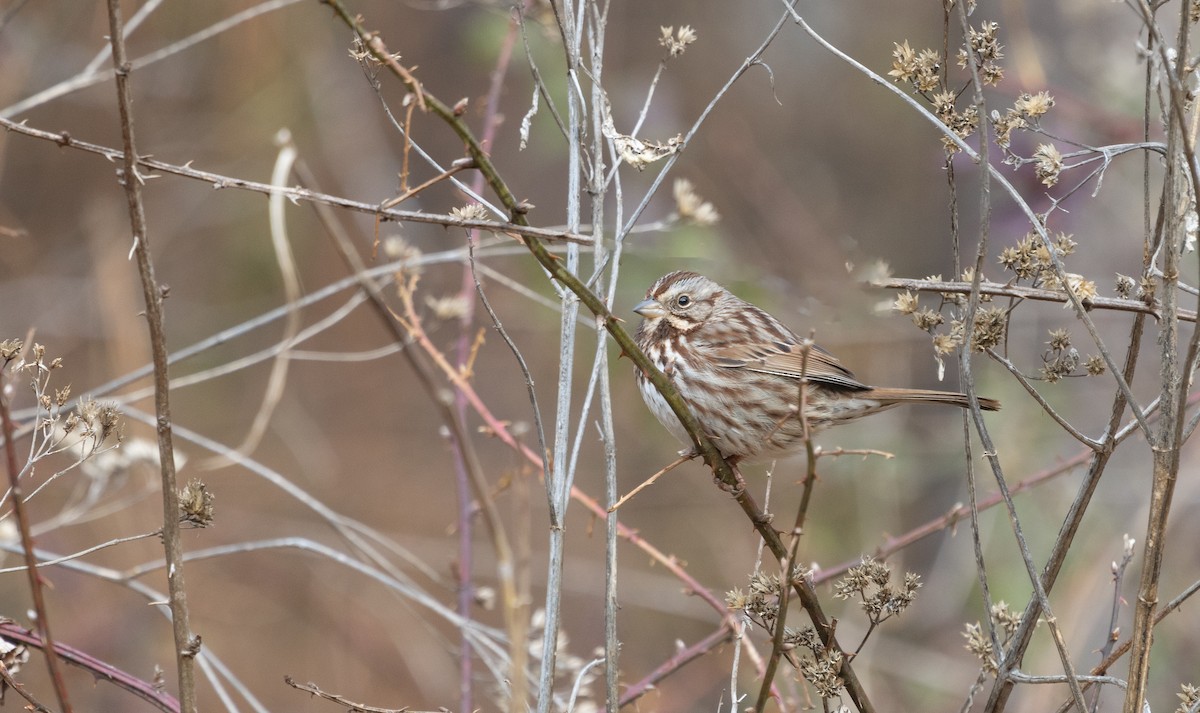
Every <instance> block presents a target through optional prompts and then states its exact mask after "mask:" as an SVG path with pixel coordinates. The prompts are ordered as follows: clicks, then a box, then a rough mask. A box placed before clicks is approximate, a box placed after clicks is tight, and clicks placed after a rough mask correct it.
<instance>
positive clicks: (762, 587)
mask: <svg viewBox="0 0 1200 713" xmlns="http://www.w3.org/2000/svg"><path fill="white" fill-rule="evenodd" d="M809 575H810V573H809V572H808V571H807V570H805V569H804V568H802V567H799V566H797V567H794V568H793V569H792V579H791V581H792V582H795V581H799V580H801V579H805V578H807V577H809ZM783 584H784V583H783V580H782V577H780V576H779V575H769V574H763V573H761V572H756V573H755V574H753V575H751V576H750V586H749V588H748V589H747V590H746V591H742V590H740V589H735V590H733V591H731V592H728V593H727V594H726V595H725V602H726V604H727V605H728V606H729V608H730V609H736V610H739V611H741V612H743V613H745V615H746V617H747V618H749V619H750V620H751V621H752V622H754V623H755V624H757V625H758V626H760V627H762V628H763V629H764V630H765V631H767V632H768V633H770V634H771V635H772V636H773V635H774V634H775V627H776V626H777V625H778V624H779V623H780V622H779V621H778V619H779V596H780V592H781V591H782V588H783ZM783 653H784V656H785V657H786V658H787V660H788V661H790V662H791V663H792V665H794V666H795V667H796V668H797V670H799V671H800V674H801V675H802V676H804V679H805V680H806V681H808V682H809V683H810V684H811V685H812V686H813V688H814V689H815V690H816V691H817V694H818V695H819V696H821V698H823V699H830V698H835V697H837V696H838V695H840V693H841V690H842V685H843V682H842V677H841V675H840V673H841V670H842V660H843V658H844V657H843V655H842V652H840V651H838V650H836V649H827V648H826V647H825V645H824V644H822V643H821V639H820V637H818V636H817V633H816V631H814V630H813V628H812V627H810V626H804V627H801V628H799V629H793V628H791V627H789V626H786V625H785V626H784V629H783Z"/></svg>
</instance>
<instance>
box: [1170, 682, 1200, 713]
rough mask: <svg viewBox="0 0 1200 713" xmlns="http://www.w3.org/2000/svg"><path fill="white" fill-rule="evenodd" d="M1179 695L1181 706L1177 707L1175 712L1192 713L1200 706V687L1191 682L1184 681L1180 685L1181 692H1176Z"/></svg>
mask: <svg viewBox="0 0 1200 713" xmlns="http://www.w3.org/2000/svg"><path fill="white" fill-rule="evenodd" d="M1175 695H1176V696H1178V697H1179V701H1180V703H1179V707H1178V708H1176V709H1175V713H1191V711H1194V710H1196V708H1197V706H1200V688H1197V687H1196V686H1193V685H1192V684H1190V683H1184V684H1182V685H1181V686H1180V687H1179V693H1176V694H1175Z"/></svg>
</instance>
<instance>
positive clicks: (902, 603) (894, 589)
mask: <svg viewBox="0 0 1200 713" xmlns="http://www.w3.org/2000/svg"><path fill="white" fill-rule="evenodd" d="M920 587H921V578H920V576H918V575H916V574H914V573H912V572H905V574H904V581H903V582H902V583H893V582H892V568H891V567H888V566H887V565H886V564H884V563H882V562H879V561H878V560H875V559H874V558H871V557H864V558H863V561H862V563H861V564H859V565H857V566H854V567H851V568H850V569H849V570H848V571H847V572H846V574H845V576H843V577H842V578H841V579H840V580H838V582H837V584H835V585H834V587H833V595H834V596H835V597H837V598H838V599H850V598H852V597H857V598H858V599H859V602H860V603H861V604H862V608H863V611H865V612H866V613H867V618H868V619H869V620H870V621H871V623H872V624H879V623H881V622H883V621H886V620H887V619H890V618H891V617H893V616H896V615H898V614H900V613H901V612H903V611H904V610H905V609H907V608H908V605H910V604H912V603H913V600H915V599H916V598H917V590H918V589H919V588H920Z"/></svg>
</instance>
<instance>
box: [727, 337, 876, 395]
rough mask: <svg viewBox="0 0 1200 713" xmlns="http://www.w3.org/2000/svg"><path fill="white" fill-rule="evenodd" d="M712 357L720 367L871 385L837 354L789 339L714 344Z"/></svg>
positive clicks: (854, 386) (843, 384) (857, 387)
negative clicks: (839, 359) (790, 341)
mask: <svg viewBox="0 0 1200 713" xmlns="http://www.w3.org/2000/svg"><path fill="white" fill-rule="evenodd" d="M805 352H807V357H806V356H805ZM713 356H714V357H715V358H716V359H717V362H718V363H719V364H720V365H721V366H723V367H727V368H730V369H747V370H749V371H757V372H761V373H763V374H774V375H776V376H783V377H786V378H789V379H799V378H801V376H806V377H808V379H809V381H813V382H817V383H821V384H829V385H831V386H840V387H842V388H846V389H854V390H860V389H869V388H870V387H869V386H867V385H866V384H864V383H862V382H860V381H859V380H858V379H855V378H854V374H853V373H852V372H851V371H850V370H849V369H847V368H846V367H844V366H842V363H841V362H840V361H838V359H837V357H835V356H834V355H832V354H830V353H829V352H827V351H825V350H824V349H822V348H821V347H819V346H817V345H815V344H813V345H811V346H810V347H809V348H807V349H806V348H805V347H804V345H802V344H794V343H789V342H755V343H751V344H727V345H722V346H720V347H717V348H716V349H715V350H714V353H713Z"/></svg>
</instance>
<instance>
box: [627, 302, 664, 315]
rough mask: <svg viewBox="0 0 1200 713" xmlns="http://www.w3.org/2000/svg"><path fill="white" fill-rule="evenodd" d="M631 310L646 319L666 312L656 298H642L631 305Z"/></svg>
mask: <svg viewBox="0 0 1200 713" xmlns="http://www.w3.org/2000/svg"><path fill="white" fill-rule="evenodd" d="M633 311H634V312H637V313H638V314H640V315H642V316H643V317H645V318H646V319H658V318H659V317H663V316H666V314H667V311H666V310H664V309H663V306H662V305H661V304H659V302H658V300H642V301H641V302H638V303H637V304H636V305H634V306H633Z"/></svg>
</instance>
